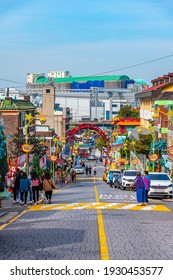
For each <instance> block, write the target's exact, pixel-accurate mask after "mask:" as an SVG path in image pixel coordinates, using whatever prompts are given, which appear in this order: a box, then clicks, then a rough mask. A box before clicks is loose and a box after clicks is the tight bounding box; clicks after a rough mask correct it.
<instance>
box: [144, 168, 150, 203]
mask: <svg viewBox="0 0 173 280" xmlns="http://www.w3.org/2000/svg"><path fill="white" fill-rule="evenodd" d="M143 181H144V186H145V189H144V202H145V203H146V204H148V192H149V190H150V176H149V175H148V171H147V170H145V171H144V176H143Z"/></svg>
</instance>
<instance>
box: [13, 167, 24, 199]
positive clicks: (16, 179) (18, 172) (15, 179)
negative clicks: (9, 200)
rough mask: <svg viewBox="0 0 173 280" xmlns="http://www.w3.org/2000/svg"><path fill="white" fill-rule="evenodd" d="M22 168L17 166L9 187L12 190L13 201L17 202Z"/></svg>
mask: <svg viewBox="0 0 173 280" xmlns="http://www.w3.org/2000/svg"><path fill="white" fill-rule="evenodd" d="M21 174H22V170H20V169H19V168H17V170H16V172H15V173H14V176H13V177H12V182H11V187H12V191H13V203H14V204H15V203H18V202H19V195H20V193H19V190H20V179H21Z"/></svg>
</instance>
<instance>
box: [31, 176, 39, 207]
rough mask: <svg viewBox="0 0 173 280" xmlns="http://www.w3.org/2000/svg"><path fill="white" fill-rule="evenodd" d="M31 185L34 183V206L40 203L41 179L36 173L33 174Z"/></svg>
mask: <svg viewBox="0 0 173 280" xmlns="http://www.w3.org/2000/svg"><path fill="white" fill-rule="evenodd" d="M31 183H32V195H33V201H34V204H38V203H39V183H40V178H39V176H38V175H37V173H36V172H32V173H31Z"/></svg>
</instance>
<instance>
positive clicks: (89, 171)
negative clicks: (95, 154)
mask: <svg viewBox="0 0 173 280" xmlns="http://www.w3.org/2000/svg"><path fill="white" fill-rule="evenodd" d="M91 171H92V168H91V165H90V166H89V167H88V173H89V176H91Z"/></svg>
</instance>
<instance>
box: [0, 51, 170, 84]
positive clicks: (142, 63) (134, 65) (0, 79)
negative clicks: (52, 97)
mask: <svg viewBox="0 0 173 280" xmlns="http://www.w3.org/2000/svg"><path fill="white" fill-rule="evenodd" d="M172 56H173V54H170V55H166V56H162V57H159V58H156V59H152V60H148V61H144V62H140V63H137V64H133V65H129V66H125V67H121V68H117V69H114V70H109V71H106V72H101V73H97V74H93V75H91V76H98V75H104V74H108V73H112V72H117V71H120V70H125V69H129V68H133V67H137V66H141V65H145V64H149V63H152V62H155V61H159V60H162V59H165V58H168V57H172ZM85 77H88V75H87V76H85ZM0 81H5V82H10V83H15V84H22V85H25V86H26V83H22V82H18V81H13V80H8V79H4V78H0Z"/></svg>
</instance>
